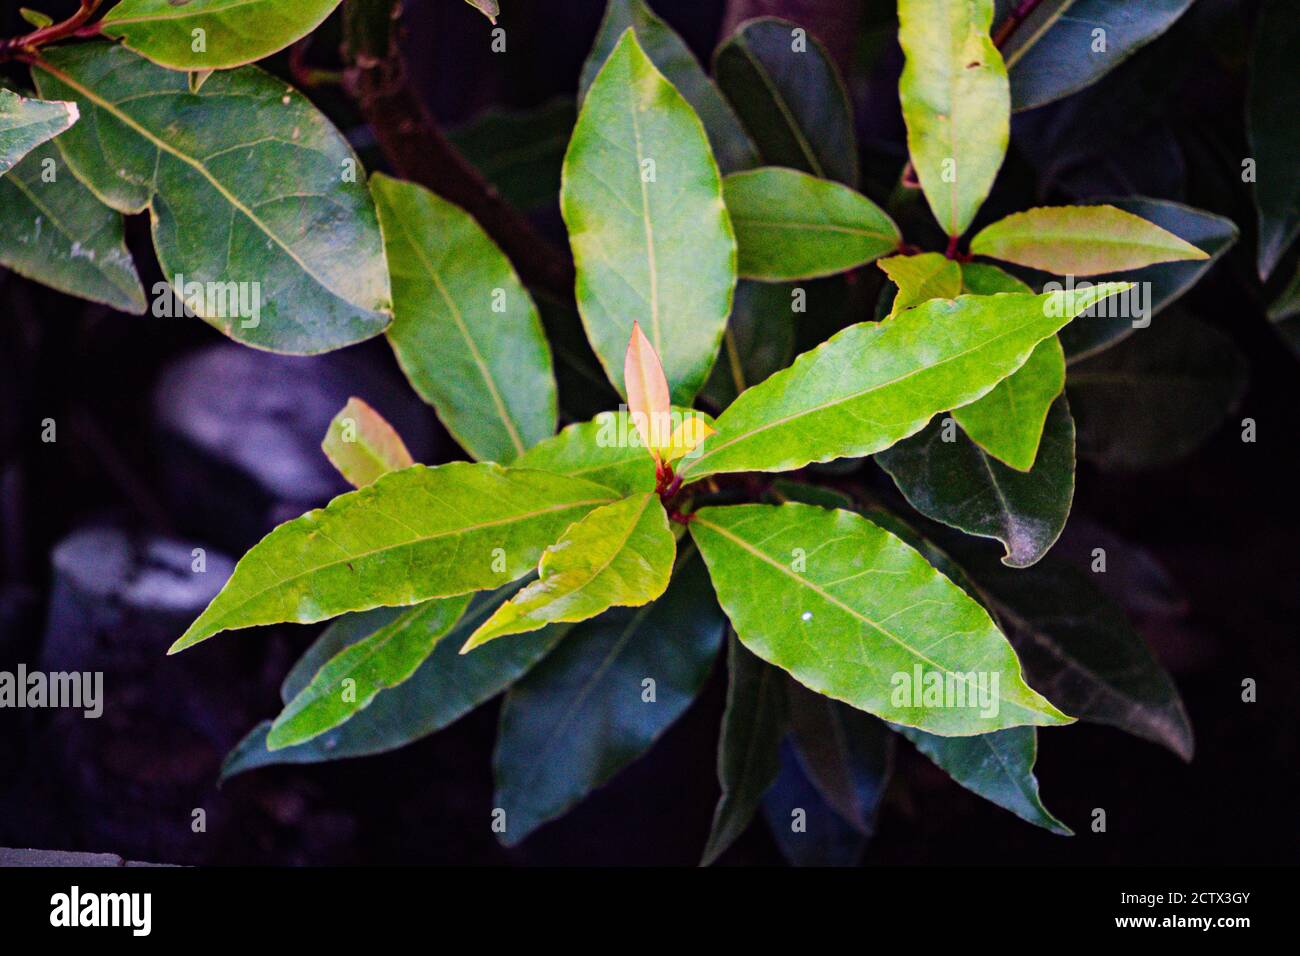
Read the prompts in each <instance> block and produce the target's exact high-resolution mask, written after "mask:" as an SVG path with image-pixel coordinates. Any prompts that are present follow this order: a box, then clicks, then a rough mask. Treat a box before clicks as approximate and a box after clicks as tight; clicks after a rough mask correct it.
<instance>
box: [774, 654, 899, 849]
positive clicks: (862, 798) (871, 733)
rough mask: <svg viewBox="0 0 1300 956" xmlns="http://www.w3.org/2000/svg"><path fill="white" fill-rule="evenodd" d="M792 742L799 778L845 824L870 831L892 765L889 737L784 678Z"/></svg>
mask: <svg viewBox="0 0 1300 956" xmlns="http://www.w3.org/2000/svg"><path fill="white" fill-rule="evenodd" d="M786 694H787V696H788V697H789V702H790V726H791V729H792V735H791V737H792V742H793V743H794V747H795V750H796V751H797V752H798V754H799V760H800V763H801V764H802V769H803V771H804V773H806V774H807V775H808V779H809V780H810V781H811V782H812V784H813V785H814V786H815V787H816V788H817V791H818V792H819V793H820V794H821V795H822V797H823V798H824V799H825V800H826V802H827V803H829V804H830V805H831V806H832V807H833V808H834V809H835V812H836V813H838V814H839V815H840V816H841V817H842V818H843V819H844V820H845V821H846V822H847V823H849V825H851V826H852V827H853V828H854V829H855V830H857V831H858V832H859V833H862V834H864V835H867V836H870V835H871V834H872V833H873V832H874V831H875V826H876V812H877V811H878V810H879V809H880V802H881V800H882V799H883V798H884V796H885V786H886V784H887V783H888V781H889V774H890V769H891V766H892V763H893V750H894V748H893V742H894V738H893V735H892V734H890V733H889V731H888V730H886V729H885V725H884V724H882V723H881V722H880V721H879V720H877V719H876V718H874V717H872V716H871V715H870V714H866V713H863V712H862V711H860V710H857V709H855V708H853V707H850V706H848V705H847V704H843V703H840V702H839V701H837V700H831V699H830V698H829V697H824V696H822V695H821V694H817V693H814V692H813V691H810V690H808V689H807V688H806V687H804V686H803V685H802V684H800V683H798V682H796V681H794V680H790V679H787V680H786Z"/></svg>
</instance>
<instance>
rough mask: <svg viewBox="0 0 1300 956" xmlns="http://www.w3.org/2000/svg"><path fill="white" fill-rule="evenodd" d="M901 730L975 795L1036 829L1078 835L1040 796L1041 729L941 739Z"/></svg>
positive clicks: (941, 767)
mask: <svg viewBox="0 0 1300 956" xmlns="http://www.w3.org/2000/svg"><path fill="white" fill-rule="evenodd" d="M898 732H899V733H901V734H902V735H903V736H904V737H906V738H907V739H908V740H910V741H911V742H912V743H914V744H915V745H916V749H917V750H919V751H921V753H923V754H925V756H927V757H929V758H930V760H931V761H933V762H934V764H935V765H936V766H937V767H939V768H940V769H941V770H943V771H944V772H945V773H947V774H948V776H950V777H952V779H953V780H956V781H957V782H958V783H959V784H961V785H962V786H963V787H965V788H966V789H967V790H969V791H971V793H975V794H978V795H979V796H981V797H983V798H984V799H985V800H988V801H990V802H992V803H996V804H997V805H998V806H1000V807H1003V808H1004V809H1007V810H1010V811H1011V812H1012V813H1014V814H1015V815H1016V816H1018V817H1020V819H1022V820H1026V821H1028V822H1029V823H1032V824H1034V825H1035V826H1040V827H1042V828H1043V829H1045V830H1051V831H1052V832H1053V833H1056V834H1060V835H1061V836H1073V833H1071V831H1070V828H1069V827H1067V826H1066V825H1065V824H1064V823H1062V822H1061V821H1060V820H1058V819H1056V817H1054V816H1052V814H1051V813H1049V812H1048V810H1047V808H1046V807H1044V806H1043V801H1042V799H1041V798H1040V797H1039V796H1038V779H1037V778H1036V777H1035V776H1034V763H1035V762H1036V761H1037V760H1038V731H1037V730H1036V729H1034V728H1033V727H1013V728H1011V729H1009V730H998V731H995V732H994V733H991V734H978V735H977V736H974V737H937V736H935V735H934V734H927V733H924V732H922V731H919V730H914V729H912V728H910V727H899V728H898Z"/></svg>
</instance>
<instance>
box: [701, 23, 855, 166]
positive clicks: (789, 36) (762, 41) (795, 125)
mask: <svg viewBox="0 0 1300 956" xmlns="http://www.w3.org/2000/svg"><path fill="white" fill-rule="evenodd" d="M797 29H799V27H798V25H797V24H795V23H791V22H790V21H789V20H781V19H778V18H776V17H760V18H759V19H756V20H750V21H748V22H746V23H743V24H741V26H740V28H739V29H738V30H737V31H736V32H735V33H733V34H732V35H731V36H730V37H729V38H728V39H727V41H726V42H725V43H723V44H722V46H720V47H718V50H717V52H716V53H715V54H714V57H713V73H714V76H715V77H716V78H717V81H718V85H719V86H720V87H721V88H722V92H723V93H725V94H726V96H727V99H728V100H730V101H731V103H732V105H733V106H734V107H735V108H736V112H737V113H738V114H739V115H740V119H741V122H742V123H744V125H745V127H746V128H747V129H748V130H749V131H750V134H751V135H752V136H753V137H754V142H755V143H757V144H758V150H759V153H760V154H761V155H762V158H763V162H764V163H766V164H767V165H770V166H786V167H789V168H790V169H799V170H803V171H804V172H806V173H811V174H812V175H814V176H816V177H818V178H819V179H834V180H836V181H838V182H841V183H843V184H844V185H845V186H850V187H853V188H856V187H857V185H858V144H857V139H856V137H855V136H854V132H853V110H852V107H851V106H850V105H849V96H848V91H847V90H846V89H845V87H844V81H843V79H841V77H840V74H839V71H838V70H837V69H836V68H835V63H834V62H833V61H832V60H831V58H830V56H829V55H828V54H827V53H826V48H825V47H823V46H822V45H821V43H820V41H818V40H817V38H816V37H813V36H811V35H809V34H808V33H807V32H806V31H805V32H804V41H805V42H804V46H803V47H802V48H800V49H798V50H796V49H794V32H793V31H795V30H797Z"/></svg>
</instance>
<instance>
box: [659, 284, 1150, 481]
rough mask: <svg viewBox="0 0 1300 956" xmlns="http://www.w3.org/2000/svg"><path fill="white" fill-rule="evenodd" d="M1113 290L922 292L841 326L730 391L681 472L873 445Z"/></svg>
mask: <svg viewBox="0 0 1300 956" xmlns="http://www.w3.org/2000/svg"><path fill="white" fill-rule="evenodd" d="M1125 288H1126V287H1125V286H1123V285H1097V286H1091V287H1089V288H1086V289H1079V290H1076V291H1075V292H1073V294H1071V293H1052V294H1048V295H1039V296H1033V295H1023V294H1019V295H1000V296H961V297H960V298H957V299H954V300H946V299H934V300H931V301H930V302H926V303H923V304H922V305H919V306H917V307H916V308H914V309H908V310H906V311H904V312H902V313H900V314H898V315H896V316H895V317H894V318H892V319H890V320H888V321H887V322H880V323H875V322H864V323H861V324H859V325H854V326H851V327H849V328H847V329H845V330H844V331H843V332H840V333H839V334H838V335H836V336H834V337H833V338H831V339H830V340H829V341H827V342H826V343H825V344H823V345H821V346H820V347H818V348H817V349H814V350H813V351H812V352H808V353H805V354H804V355H802V356H800V357H799V358H798V359H796V360H795V362H794V364H793V365H792V366H790V368H788V369H784V370H782V371H780V372H777V373H776V374H775V375H773V376H772V377H771V378H769V379H768V380H767V381H766V382H763V383H762V384H761V385H758V386H755V387H754V388H751V389H750V390H749V391H747V392H745V393H744V394H743V395H741V396H740V397H739V398H738V399H736V401H735V403H734V404H733V405H732V406H731V407H730V408H728V409H727V410H726V412H724V413H723V414H722V415H720V416H719V417H718V420H717V423H716V424H717V429H718V433H717V434H716V435H713V436H712V437H710V438H709V439H708V440H707V441H705V443H704V444H703V446H701V447H702V451H701V454H700V456H699V457H698V458H696V459H694V461H692V462H690V463H689V464H687V466H686V467H684V468H683V469H682V470H681V473H682V474H683V475H685V476H686V477H687V478H689V479H696V478H702V477H704V476H705V475H711V474H715V473H718V472H725V471H791V470H793V469H796V468H801V467H803V466H804V465H806V464H808V463H810V462H814V461H832V460H834V459H836V458H853V457H860V456H863V455H871V454H874V453H876V452H878V451H881V450H883V449H885V448H888V447H889V446H890V445H892V444H893V443H894V442H896V441H899V440H900V439H903V438H906V437H907V436H908V435H911V434H914V433H915V432H917V431H919V430H920V429H921V428H922V427H924V425H925V423H926V422H928V421H929V420H930V418H931V417H933V416H934V415H936V414H937V413H939V412H941V411H944V410H946V409H949V408H954V407H959V406H961V405H967V404H969V403H970V402H973V401H975V400H976V399H978V398H980V397H981V396H982V395H984V394H985V393H987V392H988V391H989V390H990V389H992V388H993V386H995V385H996V384H997V383H998V382H999V381H1001V380H1002V379H1004V378H1006V377H1007V376H1008V375H1010V374H1011V373H1012V372H1014V371H1015V370H1016V369H1018V368H1019V367H1020V366H1021V365H1023V364H1024V363H1025V361H1026V360H1027V359H1028V358H1029V355H1030V353H1031V352H1032V351H1033V350H1034V348H1035V347H1036V346H1037V345H1038V343H1039V342H1041V341H1042V340H1043V339H1045V338H1047V337H1048V336H1050V335H1052V334H1053V333H1055V332H1056V331H1057V330H1058V329H1060V328H1061V327H1062V326H1064V325H1065V324H1066V323H1067V322H1069V321H1070V319H1071V318H1072V317H1073V316H1074V315H1077V314H1078V313H1080V312H1083V311H1085V310H1086V309H1087V308H1089V307H1090V306H1092V305H1093V304H1095V303H1096V302H1098V301H1100V300H1102V299H1104V298H1106V297H1107V296H1110V295H1113V294H1115V293H1116V292H1121V291H1124V289H1125Z"/></svg>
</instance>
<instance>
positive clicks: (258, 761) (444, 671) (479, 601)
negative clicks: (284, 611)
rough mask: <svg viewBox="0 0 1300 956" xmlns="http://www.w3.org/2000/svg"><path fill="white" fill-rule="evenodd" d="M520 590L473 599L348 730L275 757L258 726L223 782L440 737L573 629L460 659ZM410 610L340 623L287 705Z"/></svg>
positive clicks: (231, 760) (382, 611)
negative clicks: (466, 644)
mask: <svg viewBox="0 0 1300 956" xmlns="http://www.w3.org/2000/svg"><path fill="white" fill-rule="evenodd" d="M518 589H519V585H517V584H512V585H508V586H506V587H503V588H499V589H497V590H496V591H493V592H491V593H485V594H476V595H474V598H473V600H472V601H471V602H470V608H469V610H468V611H466V612H465V616H464V617H462V618H461V619H460V621H459V622H458V623H457V624H456V626H455V627H453V628H452V629H451V631H449V632H448V633H447V635H446V636H445V637H443V638H442V640H440V641H438V642H437V643H436V644H435V645H434V647H433V653H432V654H430V655H429V656H428V657H427V658H426V659H425V661H424V663H423V664H421V665H420V666H419V667H418V668H417V669H416V671H415V673H414V674H413V675H412V676H411V677H410V678H409V679H408V680H406V681H404V682H403V683H401V684H398V685H397V686H396V687H394V688H392V689H391V690H386V691H384V692H383V693H381V694H379V695H378V696H377V697H376V698H375V699H374V701H373V702H372V703H371V704H370V706H369V707H367V708H366V709H365V710H363V711H359V712H357V713H356V714H354V715H353V716H352V719H350V720H349V721H348V722H347V723H345V724H342V725H341V726H338V727H335V728H334V729H333V730H329V731H326V732H325V733H323V734H321V735H320V736H319V737H313V738H312V739H311V740H309V741H307V742H306V743H302V744H296V745H294V746H291V747H285V748H284V749H283V750H275V751H271V750H268V749H267V747H266V738H267V733H268V732H269V731H270V729H271V721H269V720H265V721H263V722H262V723H260V724H258V726H257V727H255V728H253V730H252V731H251V732H250V733H249V734H248V735H247V736H246V737H245V738H244V739H243V740H241V741H240V742H239V744H238V745H236V746H235V748H234V749H233V750H232V751H231V752H230V753H229V754H228V755H227V756H226V759H225V762H224V763H223V764H222V767H221V778H222V779H223V780H225V779H226V778H228V777H232V776H234V775H235V774H239V773H244V772H246V771H249V770H254V769H256V768H258V767H266V766H271V765H273V764H305V763H323V762H325V761H329V760H342V759H344V758H346V757H363V756H368V755H370V754H377V753H384V752H386V751H389V750H395V749H397V748H398V747H404V746H406V745H407V744H409V743H411V742H413V741H415V740H419V739H420V738H421V737H425V736H428V735H429V734H432V733H435V732H436V731H439V730H441V729H442V728H443V727H446V726H447V725H448V724H450V723H452V722H453V721H455V720H458V719H459V718H460V717H462V716H464V715H465V714H467V713H469V712H470V711H471V710H473V709H474V708H475V707H477V706H479V705H480V704H482V703H484V702H485V701H487V700H488V699H490V698H492V697H495V696H496V695H497V694H499V693H500V692H501V691H503V690H505V688H507V687H509V686H510V685H511V684H512V683H514V681H516V680H517V679H518V678H519V677H520V676H521V675H522V674H524V673H526V672H527V671H528V670H529V669H530V668H532V667H533V666H534V665H535V664H536V663H537V662H538V661H539V660H541V659H542V658H543V657H544V656H545V655H546V654H548V653H549V652H550V651H551V649H552V648H554V647H555V645H556V643H557V642H558V641H559V640H560V639H561V638H562V637H564V635H565V634H566V633H567V631H568V630H569V625H567V624H566V625H561V626H558V627H548V628H546V629H545V630H543V631H538V632H537V633H535V634H523V635H521V636H519V637H518V638H516V639H515V640H513V641H497V642H495V643H494V644H492V645H490V646H488V647H485V648H482V649H481V650H480V651H479V652H478V653H477V654H461V653H459V648H460V645H461V643H462V642H463V641H464V640H465V638H466V636H468V635H469V633H470V632H471V631H473V630H474V628H475V627H477V626H478V625H479V624H481V623H482V622H483V620H484V619H485V618H486V617H488V616H489V615H491V614H492V612H493V611H494V610H496V608H497V607H499V606H500V605H501V602H503V601H505V600H507V599H508V598H509V597H510V595H512V594H513V593H514V592H515V591H517V590H518ZM452 600H454V599H452ZM411 610H412V609H411V608H387V607H385V608H377V609H375V610H373V611H363V612H361V613H359V614H348V615H345V616H343V617H341V618H339V619H338V620H337V621H335V622H334V623H333V624H331V625H330V626H329V627H328V628H326V629H325V631H324V632H323V633H322V634H321V636H320V637H319V638H317V640H316V643H315V644H313V645H312V646H311V648H310V649H309V650H308V652H307V653H306V654H304V655H303V657H302V660H300V661H299V663H298V664H297V665H295V667H294V669H293V670H292V671H290V673H289V676H288V677H286V678H285V682H284V686H283V687H282V688H281V692H280V696H281V699H282V700H283V701H284V703H286V704H288V703H289V702H290V701H291V700H293V699H294V697H296V696H297V695H298V694H299V693H301V692H302V691H303V690H304V689H305V688H306V687H307V686H308V684H310V683H311V679H312V677H314V676H315V674H316V673H317V671H319V670H320V668H321V667H322V666H323V665H324V664H325V663H326V662H327V661H329V660H330V659H331V658H333V657H334V656H335V655H337V654H339V653H340V652H342V651H343V650H344V649H346V648H347V647H349V646H351V645H353V644H355V643H357V642H358V641H361V640H365V639H366V638H367V637H369V636H370V635H373V634H374V633H376V632H377V631H379V630H380V629H381V628H383V627H385V626H387V625H388V624H391V623H392V622H393V621H395V620H397V619H398V618H403V617H405V615H407V614H408V613H409V612H410V611H411ZM408 620H409V619H408ZM415 623H417V624H418V623H419V622H418V619H416V620H415Z"/></svg>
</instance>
